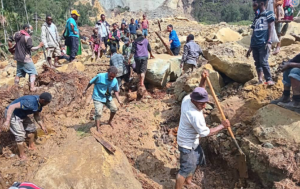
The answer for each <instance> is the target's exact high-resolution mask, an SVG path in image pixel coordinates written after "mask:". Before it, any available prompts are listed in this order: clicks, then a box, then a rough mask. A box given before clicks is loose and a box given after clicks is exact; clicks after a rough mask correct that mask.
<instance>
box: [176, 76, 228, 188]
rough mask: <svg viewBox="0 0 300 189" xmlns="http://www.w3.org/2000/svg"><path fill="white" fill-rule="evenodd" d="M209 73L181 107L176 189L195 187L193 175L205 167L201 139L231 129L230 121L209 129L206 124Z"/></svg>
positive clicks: (184, 100) (185, 98)
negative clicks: (188, 186) (206, 83)
mask: <svg viewBox="0 0 300 189" xmlns="http://www.w3.org/2000/svg"><path fill="white" fill-rule="evenodd" d="M207 77H208V72H207V71H204V72H203V73H202V78H201V81H200V85H199V87H197V88H195V89H194V91H193V92H192V93H191V94H190V95H187V96H186V97H184V99H183V101H182V105H181V116H180V123H179V128H178V134H177V143H178V150H179V151H180V169H179V172H178V174H177V177H176V189H181V188H182V187H183V185H190V186H193V185H195V184H193V183H192V178H193V174H194V172H195V170H196V168H197V166H198V165H199V166H202V165H205V156H204V153H203V150H202V148H201V146H200V145H199V137H206V136H211V135H215V134H217V133H218V132H219V131H221V130H223V129H226V128H228V127H230V122H229V121H228V120H224V121H222V124H221V125H219V126H217V127H214V128H208V127H207V126H206V123H205V118H204V115H203V109H204V108H205V104H206V103H207V102H208V101H209V99H208V93H207V91H206V90H205V81H206V78H207Z"/></svg>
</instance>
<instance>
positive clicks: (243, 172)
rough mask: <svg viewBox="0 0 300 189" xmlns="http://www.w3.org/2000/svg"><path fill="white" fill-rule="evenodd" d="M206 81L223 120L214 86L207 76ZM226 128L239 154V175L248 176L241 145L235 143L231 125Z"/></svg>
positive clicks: (223, 116) (224, 118)
mask: <svg viewBox="0 0 300 189" xmlns="http://www.w3.org/2000/svg"><path fill="white" fill-rule="evenodd" d="M206 81H207V83H208V86H209V88H210V90H211V93H212V95H213V98H214V100H215V102H216V104H217V107H218V109H219V111H220V113H221V116H222V119H223V120H226V117H225V115H224V112H223V110H222V108H221V105H220V103H219V100H218V98H217V96H216V93H215V91H214V88H213V86H212V84H211V82H210V80H209V78H208V77H207V78H206ZM227 130H228V132H229V134H230V136H231V138H232V140H233V141H234V144H235V145H236V147H237V148H238V150H239V156H238V170H239V174H240V177H241V178H248V168H247V162H246V155H245V154H244V152H243V151H242V149H241V147H240V146H239V144H238V143H237V141H236V139H235V136H234V134H233V132H232V130H231V127H228V129H227Z"/></svg>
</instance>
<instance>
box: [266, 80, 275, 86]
mask: <svg viewBox="0 0 300 189" xmlns="http://www.w3.org/2000/svg"><path fill="white" fill-rule="evenodd" d="M267 85H268V86H273V85H275V82H274V81H267Z"/></svg>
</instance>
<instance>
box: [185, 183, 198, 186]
mask: <svg viewBox="0 0 300 189" xmlns="http://www.w3.org/2000/svg"><path fill="white" fill-rule="evenodd" d="M184 186H188V187H198V186H197V185H196V184H195V183H193V182H190V183H187V182H184Z"/></svg>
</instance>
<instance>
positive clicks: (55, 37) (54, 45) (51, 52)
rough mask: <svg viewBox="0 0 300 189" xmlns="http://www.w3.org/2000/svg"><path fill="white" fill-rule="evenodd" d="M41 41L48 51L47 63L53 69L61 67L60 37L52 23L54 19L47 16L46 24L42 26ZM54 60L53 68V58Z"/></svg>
mask: <svg viewBox="0 0 300 189" xmlns="http://www.w3.org/2000/svg"><path fill="white" fill-rule="evenodd" d="M41 39H42V42H43V43H44V46H45V48H46V50H47V61H48V63H49V65H50V67H51V68H54V67H60V65H59V64H58V59H59V57H60V56H61V51H60V44H59V42H60V37H59V34H58V31H57V28H56V26H55V24H53V23H52V17H51V16H47V17H46V22H45V23H44V24H43V26H42V33H41ZM52 57H55V58H54V66H52V63H51V58H52Z"/></svg>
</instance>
